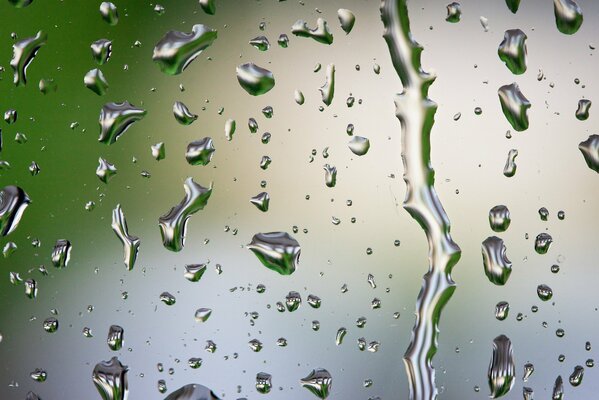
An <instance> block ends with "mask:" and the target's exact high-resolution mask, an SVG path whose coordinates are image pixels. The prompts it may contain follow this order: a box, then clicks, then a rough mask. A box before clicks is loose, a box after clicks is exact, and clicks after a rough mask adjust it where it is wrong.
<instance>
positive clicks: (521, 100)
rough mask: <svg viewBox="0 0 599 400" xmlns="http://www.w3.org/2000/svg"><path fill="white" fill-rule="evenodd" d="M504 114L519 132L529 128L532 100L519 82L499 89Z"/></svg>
mask: <svg viewBox="0 0 599 400" xmlns="http://www.w3.org/2000/svg"><path fill="white" fill-rule="evenodd" d="M497 94H498V95H499V101H500V103H501V109H502V110H503V114H504V115H505V118H506V119H507V120H508V122H509V123H510V124H511V125H512V127H513V128H514V129H515V130H517V131H518V132H521V131H524V130H526V129H528V109H529V108H530V102H529V101H528V99H527V98H526V97H524V95H523V94H522V92H521V91H520V87H519V86H518V84H517V83H512V84H510V85H504V86H502V87H500V88H499V90H498V91H497Z"/></svg>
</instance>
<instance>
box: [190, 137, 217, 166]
mask: <svg viewBox="0 0 599 400" xmlns="http://www.w3.org/2000/svg"><path fill="white" fill-rule="evenodd" d="M214 151H215V149H214V145H213V144H212V139H211V138H209V137H205V138H203V139H200V140H197V141H195V142H191V143H189V144H188V145H187V151H186V152H185V158H186V159H187V162H188V163H189V164H191V165H207V164H208V163H209V162H210V160H212V155H213V153H214Z"/></svg>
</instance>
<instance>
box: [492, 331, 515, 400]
mask: <svg viewBox="0 0 599 400" xmlns="http://www.w3.org/2000/svg"><path fill="white" fill-rule="evenodd" d="M515 373H516V366H515V364H514V358H513V350H512V342H511V341H510V339H509V338H508V337H507V336H505V335H499V336H497V337H496V338H495V339H494V340H493V356H492V358H491V363H490V364H489V373H488V376H489V388H490V389H491V398H492V399H496V398H498V397H501V396H504V395H506V394H507V393H508V392H509V391H510V390H511V389H512V386H514V375H515Z"/></svg>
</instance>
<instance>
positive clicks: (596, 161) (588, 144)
mask: <svg viewBox="0 0 599 400" xmlns="http://www.w3.org/2000/svg"><path fill="white" fill-rule="evenodd" d="M578 149H579V150H580V152H581V153H582V156H583V157H584V161H585V162H586V163H587V166H588V167H589V168H590V169H592V170H593V171H595V172H597V173H599V135H591V136H589V138H588V139H587V140H585V141H583V142H580V144H579V145H578Z"/></svg>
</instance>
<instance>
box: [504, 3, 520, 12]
mask: <svg viewBox="0 0 599 400" xmlns="http://www.w3.org/2000/svg"><path fill="white" fill-rule="evenodd" d="M505 4H506V5H507V8H509V9H510V11H511V12H512V13H514V14H516V12H518V8H519V7H520V0H505Z"/></svg>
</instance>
